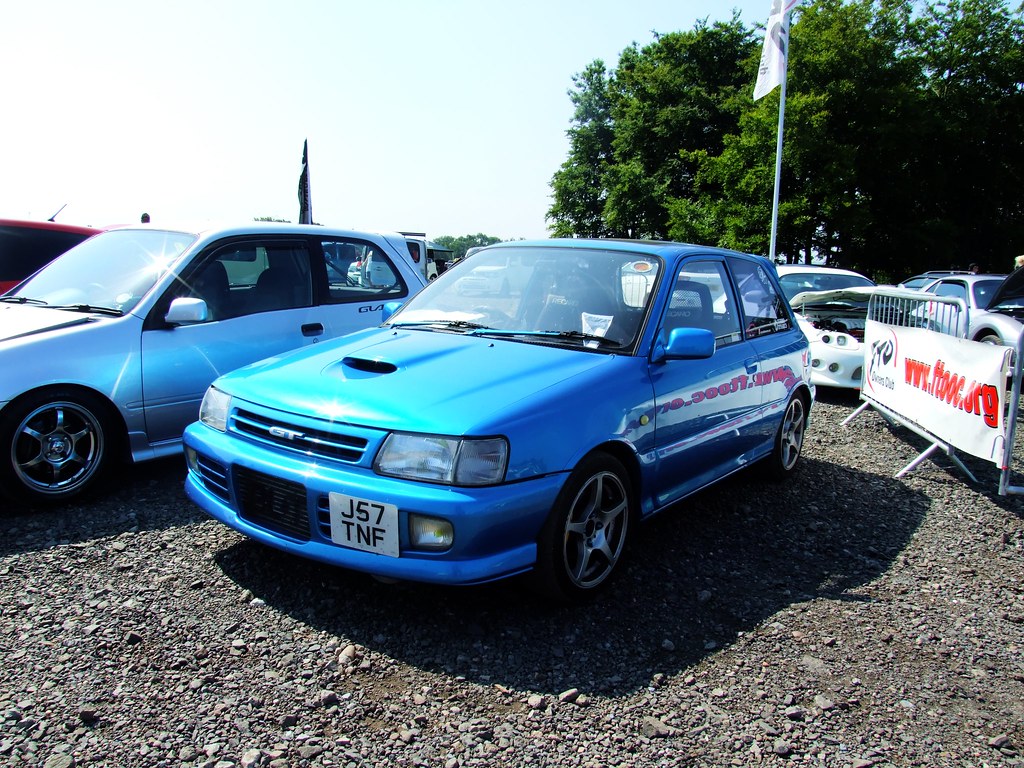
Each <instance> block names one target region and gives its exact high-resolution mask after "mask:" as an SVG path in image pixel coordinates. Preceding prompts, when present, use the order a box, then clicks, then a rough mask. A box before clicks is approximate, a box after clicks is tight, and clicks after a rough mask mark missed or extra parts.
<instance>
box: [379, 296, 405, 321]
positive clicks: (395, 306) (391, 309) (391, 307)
mask: <svg viewBox="0 0 1024 768" xmlns="http://www.w3.org/2000/svg"><path fill="white" fill-rule="evenodd" d="M401 306H402V302H400V301H388V302H385V303H384V308H383V309H382V310H381V314H382V315H383V317H382V319H381V322H382V323H386V322H387V321H388V320H390V319H391V316H392V315H393V314H395V312H397V311H398V310H399V309H400V308H401Z"/></svg>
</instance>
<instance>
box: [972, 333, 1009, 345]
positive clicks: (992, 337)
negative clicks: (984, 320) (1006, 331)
mask: <svg viewBox="0 0 1024 768" xmlns="http://www.w3.org/2000/svg"><path fill="white" fill-rule="evenodd" d="M977 340H978V341H980V342H981V343H982V344H995V345H996V346H997V347H998V346H1000V345H1001V344H1002V343H1003V340H1002V339H1000V338H999V337H998V336H997V335H996V334H994V333H986V334H984V335H982V336H979V337H978V339H977Z"/></svg>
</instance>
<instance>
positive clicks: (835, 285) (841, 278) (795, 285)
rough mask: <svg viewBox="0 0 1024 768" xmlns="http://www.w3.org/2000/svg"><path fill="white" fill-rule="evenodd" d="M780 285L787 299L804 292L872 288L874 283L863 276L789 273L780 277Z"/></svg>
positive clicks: (828, 273) (830, 273) (811, 272)
mask: <svg viewBox="0 0 1024 768" xmlns="http://www.w3.org/2000/svg"><path fill="white" fill-rule="evenodd" d="M779 285H781V286H782V292H783V293H784V294H786V298H787V299H792V298H793V297H794V296H796V295H797V294H798V293H803V292H804V291H836V290H839V289H841V288H854V287H862V286H863V287H870V286H872V285H874V282H872V281H871V280H869V279H868V278H866V277H863V276H862V275H844V274H842V273H834V272H817V271H807V272H789V273H787V274H785V275H779Z"/></svg>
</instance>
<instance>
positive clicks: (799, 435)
mask: <svg viewBox="0 0 1024 768" xmlns="http://www.w3.org/2000/svg"><path fill="white" fill-rule="evenodd" d="M807 410H808V406H807V401H806V400H805V399H804V397H803V396H802V395H801V394H799V393H798V394H795V395H793V397H792V398H790V401H789V404H788V405H787V406H786V413H785V414H784V415H783V417H782V423H781V424H779V429H778V431H777V432H776V433H775V445H774V447H773V448H772V452H771V453H770V454H769V455H768V456H767V457H766V458H765V459H764V461H762V462H761V469H762V471H763V474H764V476H765V477H766V478H767V479H769V480H773V481H781V480H785V479H786V478H787V477H789V476H790V475H791V474H792V472H793V470H794V469H796V464H797V459H799V458H800V452H801V451H802V450H803V447H804V435H805V434H806V432H807Z"/></svg>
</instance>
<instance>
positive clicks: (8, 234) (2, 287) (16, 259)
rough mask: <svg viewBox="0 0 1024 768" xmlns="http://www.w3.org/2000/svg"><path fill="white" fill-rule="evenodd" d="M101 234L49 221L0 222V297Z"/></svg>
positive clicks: (85, 228) (2, 220) (5, 220)
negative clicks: (81, 243)
mask: <svg viewBox="0 0 1024 768" xmlns="http://www.w3.org/2000/svg"><path fill="white" fill-rule="evenodd" d="M102 231H103V230H100V229H95V228H93V227H79V226H75V225H73V224H57V223H56V222H53V221H14V220H11V219H0V294H3V293H6V292H7V291H9V290H10V289H11V288H13V287H14V286H16V285H17V284H18V283H20V282H21V281H22V280H24V279H25V278H26V277H28V276H29V275H31V274H32V273H33V272H35V271H36V270H37V269H39V268H40V267H41V266H43V265H44V264H47V263H49V262H51V261H53V260H54V259H55V258H57V257H58V256H60V255H61V254H62V253H64V251H66V250H68V249H69V248H72V247H73V246H76V245H78V244H79V243H80V242H82V241H83V240H85V239H87V238H90V237H92V236H93V235H95V234H97V233H98V232H102Z"/></svg>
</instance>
